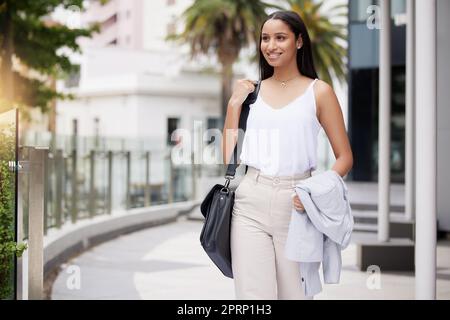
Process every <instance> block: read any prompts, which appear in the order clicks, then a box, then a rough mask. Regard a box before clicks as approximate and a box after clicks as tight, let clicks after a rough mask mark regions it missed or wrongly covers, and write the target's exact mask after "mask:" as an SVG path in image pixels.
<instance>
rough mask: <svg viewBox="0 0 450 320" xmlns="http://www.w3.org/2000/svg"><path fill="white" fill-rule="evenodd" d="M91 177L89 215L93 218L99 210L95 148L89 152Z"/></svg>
mask: <svg viewBox="0 0 450 320" xmlns="http://www.w3.org/2000/svg"><path fill="white" fill-rule="evenodd" d="M89 166H90V177H89V178H90V179H89V209H88V210H89V217H90V218H92V217H94V216H95V214H96V212H97V206H96V199H97V194H96V190H95V150H91V152H90V154H89Z"/></svg>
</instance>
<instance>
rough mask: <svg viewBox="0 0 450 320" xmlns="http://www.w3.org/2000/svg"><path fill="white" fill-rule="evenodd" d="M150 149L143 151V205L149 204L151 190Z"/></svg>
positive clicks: (147, 205)
mask: <svg viewBox="0 0 450 320" xmlns="http://www.w3.org/2000/svg"><path fill="white" fill-rule="evenodd" d="M150 188H151V186H150V151H147V152H145V187H144V206H145V207H149V206H150V205H151V202H152V199H151V190H150Z"/></svg>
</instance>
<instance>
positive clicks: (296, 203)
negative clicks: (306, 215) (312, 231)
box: [291, 193, 305, 211]
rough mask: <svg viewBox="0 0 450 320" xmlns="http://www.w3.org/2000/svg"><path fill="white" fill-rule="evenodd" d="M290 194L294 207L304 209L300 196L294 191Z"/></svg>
mask: <svg viewBox="0 0 450 320" xmlns="http://www.w3.org/2000/svg"><path fill="white" fill-rule="evenodd" d="M291 196H292V200H293V204H294V208H295V209H296V210H300V211H305V208H304V207H303V204H302V202H301V201H300V198H299V197H298V195H297V194H296V193H293V194H292V195H291Z"/></svg>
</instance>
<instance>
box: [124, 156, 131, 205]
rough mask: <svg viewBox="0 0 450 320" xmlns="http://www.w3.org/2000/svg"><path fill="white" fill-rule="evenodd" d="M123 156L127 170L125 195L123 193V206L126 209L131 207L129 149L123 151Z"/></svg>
mask: <svg viewBox="0 0 450 320" xmlns="http://www.w3.org/2000/svg"><path fill="white" fill-rule="evenodd" d="M125 157H126V161H127V169H126V170H127V172H126V195H125V197H126V198H125V199H126V201H125V208H126V209H127V210H128V209H130V208H131V197H130V194H131V190H130V188H131V185H130V183H131V152H130V151H126V152H125Z"/></svg>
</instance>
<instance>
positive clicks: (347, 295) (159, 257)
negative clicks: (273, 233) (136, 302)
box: [52, 218, 450, 300]
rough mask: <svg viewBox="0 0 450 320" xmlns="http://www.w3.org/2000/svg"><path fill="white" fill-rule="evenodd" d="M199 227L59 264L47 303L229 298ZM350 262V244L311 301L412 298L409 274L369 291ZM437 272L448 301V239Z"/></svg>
mask: <svg viewBox="0 0 450 320" xmlns="http://www.w3.org/2000/svg"><path fill="white" fill-rule="evenodd" d="M201 227H202V222H201V221H191V220H186V219H185V218H181V219H180V220H179V221H178V222H177V223H172V224H168V225H163V226H159V227H154V228H149V229H146V230H143V231H139V232H135V233H131V234H128V235H124V236H121V237H119V238H117V239H115V240H113V241H109V242H106V243H104V244H101V245H99V246H97V247H94V248H93V249H91V250H89V251H87V252H85V253H83V254H81V255H80V256H78V257H76V258H74V259H72V260H71V261H69V262H68V263H67V264H66V265H63V266H61V271H60V273H59V275H58V277H57V278H56V280H55V282H54V285H53V290H52V299H194V300H197V299H199V300H203V299H234V288H233V281H232V280H231V279H228V278H225V277H224V276H222V275H221V273H220V271H218V270H217V269H216V267H215V266H214V265H213V264H212V262H211V261H210V260H209V258H208V256H207V255H206V254H205V253H204V251H203V249H202V248H201V246H200V243H199V240H198V238H199V235H200V230H201ZM355 264H356V247H355V246H354V245H350V246H349V247H348V248H347V249H346V250H345V251H343V270H342V273H341V283H340V284H339V285H324V290H323V292H322V293H321V294H319V295H317V296H316V297H315V299H371V300H372V299H414V277H413V274H412V273H389V274H388V273H383V272H382V273H381V277H380V279H381V281H380V283H381V288H380V289H378V290H376V289H374V290H370V289H368V286H367V285H366V283H367V281H368V277H369V274H367V273H366V272H360V271H358V270H357V268H356V267H355ZM74 266H75V267H74ZM78 267H79V268H78ZM78 271H79V272H78ZM437 271H438V280H437V298H438V299H450V241H449V240H446V241H442V242H439V245H438V270H437ZM77 275H79V276H80V277H79V280H80V282H79V283H80V288H79V289H78V288H77V278H76V277H77Z"/></svg>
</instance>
